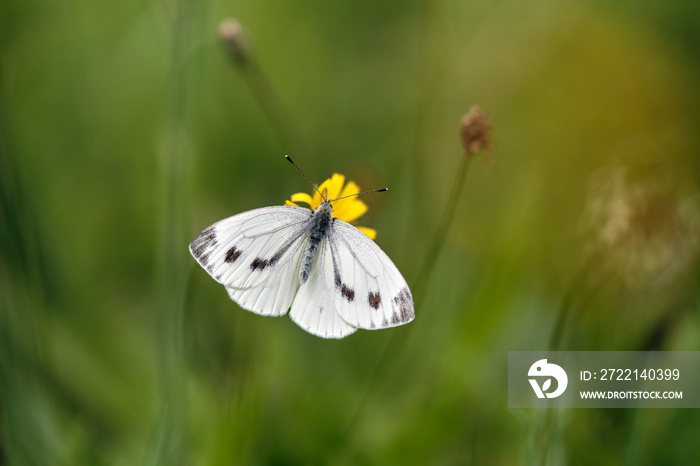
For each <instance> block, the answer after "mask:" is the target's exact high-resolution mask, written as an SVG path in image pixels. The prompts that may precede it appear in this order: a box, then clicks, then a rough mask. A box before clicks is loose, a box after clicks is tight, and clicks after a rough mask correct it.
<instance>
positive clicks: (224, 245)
mask: <svg viewBox="0 0 700 466" xmlns="http://www.w3.org/2000/svg"><path fill="white" fill-rule="evenodd" d="M310 217H311V211H310V210H308V209H304V208H301V207H294V206H276V207H264V208H261V209H255V210H250V211H248V212H243V213H241V214H238V215H234V216H233V217H229V218H226V219H224V220H221V221H219V222H217V223H215V224H213V225H212V226H210V227H209V228H207V229H205V230H204V231H203V232H202V233H200V234H199V235H198V236H197V237H196V238H195V239H194V240H193V241H192V243H191V244H190V252H191V253H192V256H193V257H194V258H195V259H196V260H197V262H198V263H199V264H200V265H201V266H202V267H203V268H204V270H206V271H207V272H208V273H209V275H211V276H212V277H213V278H214V279H215V280H216V281H217V282H219V283H221V284H222V285H224V286H226V290H227V291H228V294H229V296H230V297H231V299H233V300H234V301H236V302H237V303H238V304H239V305H240V306H241V307H242V308H244V309H247V310H249V311H252V312H255V313H257V314H262V315H283V314H285V313H286V312H287V310H288V309H289V306H290V305H291V303H292V300H293V299H294V295H295V294H296V292H297V289H298V288H299V279H298V273H299V266H300V262H301V258H302V256H303V252H304V245H305V244H306V241H307V240H308V238H307V237H308V235H307V234H306V232H307V226H308V223H309V219H310Z"/></svg>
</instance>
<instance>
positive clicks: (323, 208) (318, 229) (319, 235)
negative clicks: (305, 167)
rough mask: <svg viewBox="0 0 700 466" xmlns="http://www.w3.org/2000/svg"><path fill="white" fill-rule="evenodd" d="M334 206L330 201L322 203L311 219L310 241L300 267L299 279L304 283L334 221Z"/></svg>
mask: <svg viewBox="0 0 700 466" xmlns="http://www.w3.org/2000/svg"><path fill="white" fill-rule="evenodd" d="M332 212H333V207H332V206H331V203H330V202H324V203H322V204H321V205H320V206H319V207H318V209H316V210H315V211H314V213H313V214H312V215H311V221H309V227H308V228H309V241H308V243H307V244H306V250H305V251H304V257H303V258H302V260H301V267H300V268H299V281H300V282H301V283H302V284H303V283H304V282H305V281H306V280H307V279H308V278H309V274H310V273H311V270H312V269H313V268H314V264H315V263H316V256H317V255H318V248H319V246H320V244H321V241H322V240H323V239H324V238H325V237H327V236H328V232H329V231H330V228H331V224H332V223H333V215H332Z"/></svg>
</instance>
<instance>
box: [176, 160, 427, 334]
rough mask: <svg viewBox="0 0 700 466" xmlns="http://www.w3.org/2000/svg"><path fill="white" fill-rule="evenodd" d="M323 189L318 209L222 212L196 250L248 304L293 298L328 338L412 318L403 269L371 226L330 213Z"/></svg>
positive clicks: (272, 307)
mask: <svg viewBox="0 0 700 466" xmlns="http://www.w3.org/2000/svg"><path fill="white" fill-rule="evenodd" d="M287 158H288V159H289V157H287ZM289 161H290V162H291V159H289ZM292 163H294V162H292ZM295 166H296V165H295ZM297 168H298V167H297ZM300 171H301V170H300ZM302 174H303V172H302ZM304 176H306V175H304ZM314 188H316V186H315V185H314ZM316 189H317V188H316ZM317 191H318V189H317ZM382 191H383V190H382ZM321 195H322V197H323V198H324V201H323V203H321V205H320V206H319V207H318V209H316V210H310V209H305V208H303V207H296V206H276V207H263V208H261V209H255V210H250V211H248V212H243V213H241V214H238V215H234V216H233V217H229V218H226V219H224V220H221V221H219V222H217V223H215V224H213V225H212V226H210V227H209V228H207V229H206V230H204V231H203V232H202V233H200V234H199V236H197V237H196V238H195V239H194V241H192V243H191V244H190V252H191V253H192V256H193V257H194V258H195V259H196V260H197V262H199V264H200V265H201V266H202V267H203V268H204V269H205V270H206V271H207V272H208V273H209V275H211V276H212V277H213V278H214V280H216V281H217V282H219V283H221V284H222V285H224V286H225V287H226V290H227V291H228V294H229V296H230V297H231V299H232V300H234V301H235V302H237V303H238V304H239V305H240V306H241V307H242V308H244V309H247V310H249V311H252V312H255V313H257V314H261V315H265V316H281V315H284V314H286V313H287V311H288V310H290V306H291V310H290V314H289V315H290V317H291V318H292V320H293V321H294V322H296V323H297V324H298V325H299V326H300V327H301V328H303V329H304V330H306V331H307V332H309V333H312V334H314V335H318V336H320V337H323V338H343V337H345V336H347V335H349V334H351V333H353V332H354V331H355V330H357V329H358V328H363V329H368V330H369V329H381V328H388V327H394V326H397V325H401V324H405V323H408V322H410V321H411V320H413V317H414V307H413V297H412V296H411V291H410V290H409V288H408V285H407V284H406V280H404V278H403V276H402V275H401V272H399V269H397V268H396V266H395V265H394V263H393V262H392V261H391V259H389V257H388V256H387V255H386V254H385V253H384V251H382V250H381V249H380V248H379V246H377V245H376V243H374V241H372V240H371V239H370V238H369V237H368V236H367V235H366V234H364V233H363V232H361V231H360V230H358V229H357V228H355V227H354V226H352V225H350V224H349V223H346V222H344V221H343V220H340V219H338V218H335V217H333V216H332V211H333V207H332V205H331V203H332V202H334V201H335V200H337V199H332V200H328V199H326V197H325V196H324V195H323V193H321Z"/></svg>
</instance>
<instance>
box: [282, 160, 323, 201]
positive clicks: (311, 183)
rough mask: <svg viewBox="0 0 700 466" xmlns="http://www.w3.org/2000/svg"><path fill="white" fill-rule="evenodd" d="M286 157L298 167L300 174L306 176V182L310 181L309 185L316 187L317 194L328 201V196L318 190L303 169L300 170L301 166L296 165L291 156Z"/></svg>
mask: <svg viewBox="0 0 700 466" xmlns="http://www.w3.org/2000/svg"><path fill="white" fill-rule="evenodd" d="M285 157H286V159H287V160H289V163H291V164H292V165H294V166H295V167H296V169H297V170H299V173H301V174H302V175H303V176H304V178H306V181H308V182H309V184H310V185H311V186H313V187H314V189H315V190H316V192H317V193H319V194H320V195H321V197H322V198H323V200H324V201H327V200H328V199H326V196H324V195H323V193H322V192H321V191H319V190H318V187H317V186H316V185H315V184H314V183H313V181H311V179H310V178H309V177H308V176H306V173H304V172H303V171H302V170H301V168H299V165H297V164H296V163H294V160H292V158H291V157H290V156H288V155H285Z"/></svg>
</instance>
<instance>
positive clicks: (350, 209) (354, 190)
mask: <svg viewBox="0 0 700 466" xmlns="http://www.w3.org/2000/svg"><path fill="white" fill-rule="evenodd" d="M343 184H345V176H343V175H339V174H338V173H333V176H332V177H331V178H330V179H327V180H326V181H324V182H323V183H321V186H319V187H318V190H319V191H320V192H322V193H324V194H325V195H326V198H327V199H337V198H339V197H344V196H351V195H352V194H358V193H359V192H360V187H359V186H358V185H357V184H356V183H355V182H354V181H348V184H346V185H345V187H343ZM297 202H303V203H305V204H308V205H309V206H310V207H311V208H312V209H313V210H316V209H318V206H320V205H321V203H322V202H323V198H322V197H321V195H320V194H319V193H318V192H316V191H314V194H313V197H312V196H310V195H308V194H306V193H296V194H292V197H291V200H290V201H285V205H293V206H297V207H298V204H296V203H297ZM331 204H332V205H333V216H334V217H335V218H339V219H340V220H344V221H346V222H348V223H350V222H352V221H354V220H356V219H358V218H360V217H361V216H362V215H364V213H365V212H367V209H368V207H367V204H365V203H364V202H362V201H361V200H359V199H358V198H357V196H352V197H346V198H345V199H338V200H337V201H334V202H332V203H331ZM357 229H358V230H360V231H361V232H362V233H364V234H366V235H367V236H369V237H370V238H372V239H375V238H376V237H377V231H376V230H374V229H373V228H367V227H357Z"/></svg>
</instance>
